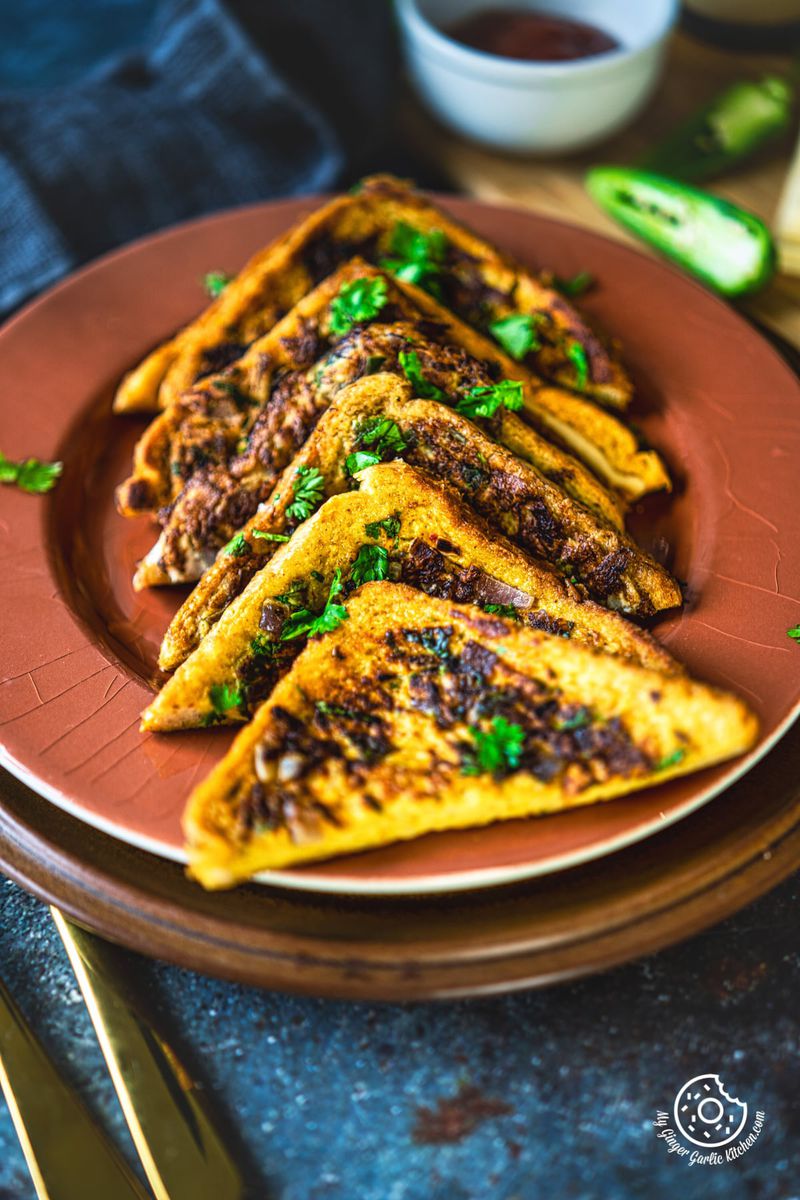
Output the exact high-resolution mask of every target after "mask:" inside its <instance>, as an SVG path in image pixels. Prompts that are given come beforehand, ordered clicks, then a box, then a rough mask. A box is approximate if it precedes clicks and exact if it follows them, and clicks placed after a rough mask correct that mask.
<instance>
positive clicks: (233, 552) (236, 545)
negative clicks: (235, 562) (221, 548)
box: [225, 533, 250, 558]
mask: <svg viewBox="0 0 800 1200" xmlns="http://www.w3.org/2000/svg"><path fill="white" fill-rule="evenodd" d="M249 550H250V543H249V542H248V540H247V538H246V537H245V536H244V534H243V533H237V534H235V535H234V536H233V537H232V538H231V540H230V541H229V542H228V544H227V546H225V553H226V554H230V556H231V558H241V557H242V555H243V554H247V553H248V552H249Z"/></svg>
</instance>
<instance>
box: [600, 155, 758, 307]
mask: <svg viewBox="0 0 800 1200" xmlns="http://www.w3.org/2000/svg"><path fill="white" fill-rule="evenodd" d="M586 186H587V188H588V189H589V193H590V195H591V196H592V197H593V198H594V199H595V200H596V201H597V203H598V204H599V205H600V206H601V208H604V209H605V210H606V212H607V213H609V214H610V215H611V216H612V217H614V218H615V219H616V220H617V221H619V222H620V224H622V225H625V226H627V228H628V229H631V230H633V232H634V233H636V234H638V235H639V237H641V238H643V239H644V241H646V242H650V243H651V244H652V245H653V246H655V247H656V249H658V250H660V251H661V252H662V254H665V255H667V257H669V258H671V259H674V261H675V262H677V263H679V264H680V266H682V267H683V268H684V269H685V270H687V271H690V272H691V273H692V274H693V275H696V276H697V277H698V278H699V279H702V280H703V282H704V283H706V284H708V286H709V287H712V288H714V289H715V291H718V292H721V293H722V294H723V295H724V296H741V295H743V294H744V293H745V292H752V291H755V290H756V288H759V287H761V286H762V285H763V284H765V283H766V282H767V280H768V279H769V278H770V276H771V275H772V272H773V270H774V265H775V252H774V249H773V245H772V238H771V236H770V233H769V230H768V229H767V227H766V225H765V224H764V222H763V221H761V220H759V218H758V217H756V216H753V214H752V213H749V212H745V210H744V209H742V208H737V206H736V205H735V204H730V203H729V202H728V201H727V200H722V199H721V198H720V197H719V196H711V195H709V193H708V192H701V191H700V190H699V189H698V188H693V187H689V186H688V184H684V183H677V182H676V181H675V180H674V179H667V178H665V177H664V176H663V175H654V174H653V173H652V172H649V171H639V170H636V169H635V168H632V167H595V168H594V169H593V170H591V171H590V172H589V173H588V175H587V177H586Z"/></svg>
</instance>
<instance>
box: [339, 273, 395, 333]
mask: <svg viewBox="0 0 800 1200" xmlns="http://www.w3.org/2000/svg"><path fill="white" fill-rule="evenodd" d="M386 298H387V289H386V280H385V279H383V278H382V276H378V277H377V278H375V279H354V280H353V282H352V283H345V284H343V286H342V287H341V288H340V289H339V294H338V295H337V296H335V297H334V299H333V300H332V301H331V319H330V329H331V333H332V334H334V335H335V336H336V337H344V335H345V334H346V333H349V331H350V330H351V329H352V328H353V326H354V325H357V324H358V323H359V321H371V320H372V319H373V317H377V315H378V313H379V312H380V311H381V309H382V308H383V306H384V304H385V303H386Z"/></svg>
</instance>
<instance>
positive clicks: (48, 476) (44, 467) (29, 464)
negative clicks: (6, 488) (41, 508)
mask: <svg viewBox="0 0 800 1200" xmlns="http://www.w3.org/2000/svg"><path fill="white" fill-rule="evenodd" d="M62 470H63V464H62V463H60V462H50V463H48V462H42V461H41V460H40V459H38V458H26V459H25V461H24V462H18V463H17V462H12V461H11V459H10V458H6V456H5V454H2V453H0V483H15V484H16V485H17V487H19V488H22V490H23V492H32V493H33V494H34V495H41V494H42V493H43V492H49V491H50V490H51V488H54V487H55V486H56V482H57V481H58V477H59V475H60V474H61V471H62Z"/></svg>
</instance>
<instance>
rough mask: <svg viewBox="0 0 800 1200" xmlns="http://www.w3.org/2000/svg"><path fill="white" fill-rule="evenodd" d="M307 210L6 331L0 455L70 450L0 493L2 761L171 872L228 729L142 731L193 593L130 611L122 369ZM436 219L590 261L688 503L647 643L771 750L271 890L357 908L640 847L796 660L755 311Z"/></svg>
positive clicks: (725, 774)
mask: <svg viewBox="0 0 800 1200" xmlns="http://www.w3.org/2000/svg"><path fill="white" fill-rule="evenodd" d="M316 203H317V202H316V201H312V200H305V201H289V202H283V203H279V204H270V205H261V206H258V207H255V208H248V209H244V210H240V211H236V212H233V213H228V214H224V215H222V216H218V217H214V218H211V219H206V220H203V221H199V222H196V223H193V224H191V225H186V226H183V227H180V228H178V229H175V230H172V231H169V232H167V233H165V234H161V235H159V236H157V237H153V238H149V239H147V240H146V241H143V242H140V243H138V244H136V245H134V246H132V247H130V248H129V249H127V250H124V251H122V252H120V253H117V254H115V255H112V256H110V257H108V258H106V259H104V260H102V261H100V262H98V263H97V264H95V265H94V266H92V267H90V268H88V269H87V270H85V271H82V272H80V273H79V274H78V275H76V276H74V277H73V278H72V279H70V280H69V281H67V282H66V283H64V284H62V285H61V286H60V287H58V288H56V289H54V290H53V291H51V292H49V293H48V294H47V295H46V296H44V297H43V298H42V299H41V300H39V301H38V302H37V303H36V304H34V305H33V306H31V307H30V308H29V309H27V310H26V311H25V312H23V313H22V314H21V315H20V316H18V317H17V318H16V319H15V320H14V321H12V322H11V323H10V324H9V325H7V326H6V327H5V329H4V330H3V331H2V332H1V333H0V387H2V396H3V403H2V411H0V448H1V449H2V450H3V452H4V453H5V454H7V455H8V456H9V457H14V458H16V457H22V456H25V455H28V454H34V455H37V456H38V457H41V458H46V459H49V458H60V459H63V461H64V464H65V467H64V476H63V479H62V481H61V483H60V485H59V486H58V488H57V489H56V490H55V491H54V492H53V493H51V494H50V495H49V496H48V497H45V498H43V499H37V498H33V497H30V496H27V495H23V494H21V493H19V492H17V491H16V490H15V489H12V488H3V489H2V491H1V492H0V519H1V522H2V524H1V525H0V529H1V530H2V532H1V534H0V537H1V538H2V541H1V542H0V544H1V545H2V554H3V571H2V575H0V611H2V614H3V617H2V632H0V653H1V654H2V659H1V661H2V674H3V678H4V682H3V683H2V685H0V740H1V741H2V745H3V751H2V763H3V765H5V766H6V767H7V768H8V769H9V770H10V771H11V772H12V773H13V774H15V775H17V776H18V777H19V778H20V779H22V780H24V781H25V782H27V783H29V784H30V785H31V786H32V787H33V788H34V789H35V790H36V791H38V792H39V793H41V794H42V795H43V796H45V797H47V798H48V799H49V800H51V801H53V802H54V803H55V804H57V805H59V806H60V807H62V808H64V809H66V810H67V811H68V812H69V813H71V814H72V815H73V816H76V817H79V818H80V819H81V820H82V821H84V822H87V823H89V824H91V825H94V826H96V827H97V828H98V829H100V830H103V831H105V832H107V833H110V834H112V835H113V836H114V837H116V838H118V839H122V840H123V841H125V842H128V843H130V844H131V845H134V846H137V847H140V848H144V849H147V850H151V851H153V852H155V853H156V854H159V855H162V856H165V857H169V858H173V859H177V860H181V858H182V851H181V833H180V815H181V810H182V808H183V804H184V801H185V798H186V796H187V795H188V793H189V791H190V789H191V788H192V786H193V785H194V784H195V783H196V782H197V781H198V780H199V779H201V778H202V776H203V775H204V774H205V773H206V772H207V771H208V770H209V769H210V767H211V766H212V764H213V763H214V762H215V761H216V760H217V759H218V757H219V756H220V755H221V754H222V753H223V752H224V750H225V748H226V747H227V745H228V744H229V741H230V734H229V733H228V732H227V731H223V730H216V731H203V732H200V731H198V732H193V733H187V734H181V735H176V734H173V735H169V736H156V735H146V736H143V735H141V734H140V733H139V732H138V728H137V726H138V718H139V713H140V711H141V709H142V708H143V707H144V706H145V704H146V703H147V701H148V699H149V696H150V693H151V690H152V687H153V679H154V674H155V661H156V653H157V647H158V643H159V640H160V637H161V634H162V632H163V630H164V628H165V626H166V624H167V622H168V621H169V619H170V616H171V615H172V613H173V612H174V610H175V607H176V605H177V603H178V601H179V599H180V597H178V596H177V595H176V594H175V593H174V592H170V591H158V592H156V591H153V592H148V593H143V594H140V595H135V594H134V593H133V591H132V590H131V586H130V578H131V574H132V571H133V567H134V563H135V562H136V560H137V559H138V558H139V557H140V556H141V555H142V554H143V553H144V551H145V550H146V549H147V548H148V547H149V545H150V544H151V542H152V540H153V531H152V528H151V526H150V525H149V523H148V522H146V521H141V522H130V521H125V520H123V519H122V518H120V517H118V516H117V515H116V513H115V511H114V506H113V491H114V487H115V485H116V484H117V483H118V482H119V481H120V480H121V479H122V478H123V476H124V475H125V474H126V473H127V468H128V464H129V461H130V453H131V449H132V447H133V443H134V441H135V439H136V437H137V436H138V434H139V433H140V432H141V429H142V423H141V422H140V421H137V420H134V419H131V418H122V417H113V416H112V415H111V412H110V401H111V396H112V393H113V389H114V386H115V384H116V382H117V381H118V379H119V378H120V376H121V374H122V373H123V372H124V371H125V370H126V369H127V368H128V367H129V366H130V365H131V364H133V363H134V362H136V361H137V360H138V359H139V358H140V357H141V356H142V355H143V354H144V353H145V352H146V351H147V350H148V349H149V348H150V347H151V346H152V345H153V344H155V343H156V342H158V341H160V340H161V339H162V338H164V337H165V336H167V335H168V334H169V333H170V332H171V331H172V330H173V329H175V328H176V327H177V326H179V325H180V324H181V323H183V322H185V321H186V320H187V319H189V318H190V317H192V316H193V314H194V313H195V312H196V311H197V310H198V308H199V307H200V306H201V305H202V303H203V297H202V294H201V290H200V280H201V278H202V276H203V274H204V273H205V272H206V271H207V270H209V269H211V268H220V269H224V270H235V269H236V268H237V267H238V266H239V265H240V264H241V263H242V262H243V261H244V259H245V258H246V257H247V256H248V255H249V254H250V253H252V251H253V250H255V249H256V248H257V247H259V246H261V245H263V244H264V243H265V242H266V241H268V240H270V239H271V238H273V237H274V236H276V235H277V234H279V233H281V232H283V231H284V230H285V229H286V228H287V227H288V226H289V225H290V224H291V223H292V222H293V221H294V220H295V219H296V218H298V217H299V216H301V215H303V214H304V213H306V212H307V211H309V209H310V208H312V207H314V206H315V204H316ZM446 204H447V207H449V208H451V209H452V210H453V212H454V213H455V214H456V215H457V216H459V217H461V218H463V219H465V220H467V221H468V222H469V223H470V224H472V225H474V226H475V227H476V228H478V229H479V230H480V231H481V232H482V233H484V234H486V235H487V236H488V237H490V238H492V239H494V240H495V241H496V242H497V243H498V244H499V245H501V246H502V247H504V248H505V249H507V250H509V251H511V252H512V253H514V254H515V255H517V256H518V257H520V258H521V259H523V260H526V261H529V262H531V263H533V264H534V265H535V264H537V263H539V262H541V263H545V264H546V265H547V266H548V267H551V268H553V269H554V270H555V271H557V272H558V273H559V274H563V275H571V274H573V273H575V272H576V271H578V270H585V269H588V270H590V271H591V272H592V273H593V274H594V275H595V276H596V277H597V279H598V280H599V281H600V286H599V287H598V288H596V289H595V291H594V292H592V293H591V295H590V296H589V297H587V299H586V308H587V310H588V311H589V312H590V313H591V315H592V317H593V318H594V319H595V320H596V321H597V323H598V324H599V325H602V326H604V327H605V328H606V329H607V330H609V331H610V332H611V333H613V334H614V335H615V336H616V337H619V338H620V339H621V340H622V342H623V343H624V346H625V352H626V358H627V361H628V363H629V364H630V366H631V368H632V370H633V373H634V375H635V378H636V382H637V385H638V390H639V400H638V402H637V409H636V412H635V419H636V421H637V423H638V424H639V425H640V426H641V427H642V429H643V430H644V432H645V434H646V436H647V437H648V438H649V439H650V440H651V441H652V442H653V443H654V444H655V445H657V446H658V447H659V448H660V449H662V450H663V452H664V453H665V455H666V457H667V458H668V460H669V462H670V466H671V468H672V470H673V472H674V475H675V478H676V480H677V485H678V486H677V489H676V493H675V495H674V496H673V497H672V498H671V499H670V500H669V501H668V502H664V501H655V502H651V503H650V504H648V505H645V506H642V508H641V511H638V512H637V513H636V514H634V524H635V527H636V532H637V535H638V536H639V538H640V540H641V541H642V542H643V543H644V544H645V545H647V546H648V547H649V548H651V549H653V550H654V551H655V552H656V553H657V554H659V555H661V556H662V557H666V558H667V559H668V561H669V562H670V565H671V566H672V568H673V570H674V571H675V573H676V574H677V575H678V577H679V578H681V579H683V580H686V581H687V583H688V596H689V601H688V603H687V605H686V609H685V611H684V612H683V613H681V614H680V615H679V616H676V617H674V618H671V619H670V620H667V621H664V622H662V623H661V624H660V625H659V627H658V630H657V632H658V636H659V637H660V638H661V639H662V641H664V642H665V643H666V644H667V645H668V646H669V648H670V649H671V650H672V651H673V652H674V653H675V654H676V655H677V656H678V657H679V658H681V659H682V660H683V661H684V662H685V663H686V664H687V666H688V667H689V669H690V670H691V671H692V672H693V673H695V674H697V675H698V676H700V677H702V678H705V679H708V680H710V681H712V682H715V683H719V684H722V685H724V686H727V687H731V688H734V689H736V690H737V691H738V692H740V693H741V694H742V695H743V696H744V697H745V698H746V699H747V700H748V701H749V702H750V704H752V706H753V707H754V709H755V710H756V712H757V713H758V715H759V717H760V719H761V722H762V735H761V739H760V741H759V744H758V746H757V747H756V749H755V751H754V752H753V753H752V754H751V755H749V756H748V757H747V758H746V759H744V760H740V761H737V762H734V763H732V764H730V765H727V766H724V767H721V768H717V769H714V770H710V771H706V772H703V773H701V774H698V775H695V776H692V777H691V778H689V779H686V780H680V781H675V782H672V783H669V784H665V785H663V786H662V787H660V788H656V789H651V790H650V791H648V792H644V793H641V794H640V795H638V796H634V797H631V798H627V799H623V800H618V801H615V802H612V803H610V804H604V805H596V806H594V807H590V808H586V809H579V810H576V811H574V812H571V813H565V814H561V815H555V816H551V817H546V818H539V819H536V820H530V821H515V822H510V823H507V824H501V825H497V826H493V827H491V828H489V829H481V830H473V831H465V832H459V833H452V834H439V835H435V836H429V837H426V838H423V839H420V840H418V841H416V842H413V843H410V844H404V845H401V846H397V847H390V848H387V849H385V850H380V851H373V852H370V853H367V854H362V855H358V856H353V857H350V858H346V859H340V860H338V861H336V862H333V863H330V864H324V865H317V866H313V867H306V868H302V869H300V870H295V871H292V872H274V873H272V874H271V875H269V876H266V877H265V878H266V879H267V880H269V881H271V882H279V883H281V884H283V885H284V886H293V887H302V888H311V889H314V890H326V891H337V892H344V893H356V892H359V891H362V892H371V893H381V892H382V893H392V892H393V893H403V892H411V893H419V892H423V891H447V890H455V889H461V888H468V887H477V886H487V885H495V884H504V883H508V882H511V881H514V880H520V879H524V878H526V877H530V876H534V875H542V874H546V873H549V872H552V871H555V870H561V869H565V868H570V867H575V866H576V865H577V864H580V863H584V862H587V861H588V860H591V859H596V858H599V857H601V856H603V855H605V854H608V853H610V852H611V851H614V850H617V849H620V848H622V847H625V846H628V845H630V844H631V843H633V842H636V841H638V840H641V839H642V838H644V837H646V836H648V835H651V834H653V833H655V832H657V831H659V830H661V829H663V828H664V827H665V826H667V825H668V824H670V823H672V822H674V821H676V820H678V819H679V818H680V817H684V816H686V815H687V814H688V813H690V812H692V811H693V810H695V809H697V808H698V807H699V806H701V805H703V804H705V803H706V802H707V801H708V800H709V799H710V798H711V797H712V796H714V795H715V794H717V793H718V792H719V791H721V790H722V789H723V788H725V787H727V786H728V785H729V784H730V783H731V782H732V781H733V780H734V779H736V778H737V777H739V776H740V775H741V774H742V773H743V772H744V771H746V770H747V769H749V767H751V766H752V765H753V763H754V762H755V761H756V759H757V758H759V757H760V756H762V755H763V754H764V753H765V751H766V750H767V749H768V748H769V747H770V746H771V745H772V744H773V743H774V742H775V741H776V739H777V738H778V737H779V736H780V735H781V734H782V733H783V732H784V731H785V729H786V728H787V727H788V725H789V723H790V722H791V721H792V720H793V718H794V717H795V715H796V713H797V710H798V705H799V704H800V657H799V656H800V649H798V648H797V647H796V646H795V645H793V644H792V642H791V641H790V640H789V639H788V638H787V636H786V630H787V629H788V628H789V627H790V626H792V625H795V624H797V623H798V620H800V539H798V538H797V537H796V536H795V534H794V526H795V522H796V513H797V511H798V499H799V498H800V496H799V492H800V485H799V484H798V479H800V447H799V446H798V433H799V432H800V425H799V424H798V418H797V415H796V413H797V402H798V398H799V397H798V385H797V381H796V379H795V377H794V375H793V374H792V373H791V372H790V370H789V369H788V367H787V366H786V365H785V364H784V363H783V361H782V360H781V359H780V358H779V357H778V356H777V355H776V354H775V353H774V351H773V350H772V349H771V348H770V346H769V345H767V344H766V343H765V342H764V341H763V340H762V339H761V338H760V337H759V336H758V335H757V334H756V333H755V332H754V331H753V330H752V329H751V328H750V327H749V326H748V325H747V324H746V323H745V322H744V321H743V320H742V319H741V318H740V317H738V316H737V315H736V314H735V313H734V312H732V311H731V310H730V309H729V308H728V307H727V306H726V305H724V304H722V303H721V302H720V301H718V300H716V299H715V298H713V297H712V296H710V295H709V294H708V293H707V292H705V291H704V290H703V289H702V288H700V287H698V286H696V285H695V284H693V283H692V282H690V281H688V280H687V279H685V278H683V277H682V276H680V275H679V274H677V273H676V272H674V271H672V270H671V269H670V268H668V267H666V266H664V265H662V264H660V263H657V262H654V261H652V260H651V259H649V258H645V257H643V256H641V255H639V254H637V253H636V252H635V251H633V250H631V249H629V248H628V247H625V246H622V245H620V244H617V243H614V242H611V241H607V240H605V239H604V238H601V237H598V236H597V235H595V234H592V233H589V232H587V231H584V230H581V229H577V228H573V227H570V226H568V225H562V224H560V223H557V222H553V221H550V220H546V219H544V218H540V217H536V216H533V215H530V214H527V213H522V212H515V211H509V210H507V209H496V208H491V207H487V206H484V205H479V204H475V203H471V202H468V201H464V200H447V201H446Z"/></svg>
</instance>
